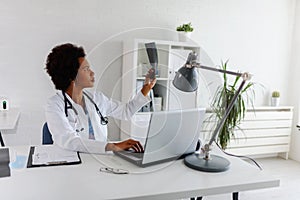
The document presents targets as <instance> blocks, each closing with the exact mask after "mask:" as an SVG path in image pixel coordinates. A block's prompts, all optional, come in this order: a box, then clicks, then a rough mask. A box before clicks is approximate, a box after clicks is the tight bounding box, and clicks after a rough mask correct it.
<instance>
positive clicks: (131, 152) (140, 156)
mask: <svg viewBox="0 0 300 200" xmlns="http://www.w3.org/2000/svg"><path fill="white" fill-rule="evenodd" d="M122 152H123V154H127V155H130V156H133V157H135V158H143V156H144V153H138V152H134V151H122Z"/></svg>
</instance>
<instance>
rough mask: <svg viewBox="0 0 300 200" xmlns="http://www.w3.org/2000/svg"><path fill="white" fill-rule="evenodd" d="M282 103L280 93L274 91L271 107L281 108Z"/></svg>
mask: <svg viewBox="0 0 300 200" xmlns="http://www.w3.org/2000/svg"><path fill="white" fill-rule="evenodd" d="M279 103H280V92H279V91H273V92H272V98H271V106H279Z"/></svg>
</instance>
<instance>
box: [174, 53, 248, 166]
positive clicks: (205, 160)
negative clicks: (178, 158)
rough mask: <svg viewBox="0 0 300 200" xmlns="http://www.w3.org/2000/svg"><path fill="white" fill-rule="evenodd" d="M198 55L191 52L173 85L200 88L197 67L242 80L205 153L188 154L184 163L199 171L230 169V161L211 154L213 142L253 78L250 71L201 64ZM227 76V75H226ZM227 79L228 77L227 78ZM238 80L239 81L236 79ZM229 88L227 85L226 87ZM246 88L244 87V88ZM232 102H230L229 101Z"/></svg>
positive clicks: (204, 149)
mask: <svg viewBox="0 0 300 200" xmlns="http://www.w3.org/2000/svg"><path fill="white" fill-rule="evenodd" d="M197 60H198V55H197V53H195V52H191V53H190V54H189V56H188V58H187V61H186V63H185V64H184V66H183V67H181V68H180V69H179V70H178V72H177V73H176V76H175V78H174V80H173V85H174V86H175V87H176V88H177V89H179V90H181V91H184V92H193V91H196V90H197V88H198V71H197V68H200V69H205V70H210V71H217V72H220V73H223V74H224V76H225V74H230V75H234V76H236V77H237V78H236V79H239V78H240V77H241V78H242V82H241V84H240V85H239V87H238V89H235V87H234V90H233V95H231V96H230V99H227V102H228V106H226V109H225V111H224V112H223V113H222V114H223V115H222V116H220V120H219V121H218V124H217V126H216V128H215V130H214V132H213V134H212V136H211V138H210V140H209V142H208V143H207V144H205V145H204V146H203V148H202V151H203V155H202V154H196V153H195V154H192V155H189V156H186V157H185V158H184V163H185V164H186V165H187V166H188V167H190V168H192V169H196V170H199V171H206V172H222V171H226V170H227V169H229V165H230V162H229V161H228V160H227V159H226V158H224V157H221V156H218V155H211V154H210V151H211V146H212V143H213V142H215V141H216V138H217V137H218V134H219V133H220V131H221V129H222V128H223V126H224V123H225V122H226V120H227V118H229V119H230V115H231V111H232V110H233V112H236V111H234V109H237V108H239V107H235V104H236V103H237V102H238V101H241V98H240V94H241V93H243V91H246V90H247V89H248V88H249V87H251V84H248V85H246V87H245V88H244V86H245V84H246V81H248V80H250V79H251V75H250V74H249V73H247V72H246V73H239V72H232V71H227V69H226V68H223V69H216V68H213V67H207V66H203V65H201V64H200V63H199V62H198V61H197ZM225 77H226V76H225ZM226 80H227V79H226ZM236 82H237V81H236ZM225 88H227V87H225ZM243 88H244V89H243ZM229 102H230V103H229Z"/></svg>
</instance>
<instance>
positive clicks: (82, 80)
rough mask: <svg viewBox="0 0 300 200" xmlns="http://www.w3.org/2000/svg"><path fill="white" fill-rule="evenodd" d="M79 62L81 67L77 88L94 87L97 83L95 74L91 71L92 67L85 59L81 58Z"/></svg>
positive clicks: (76, 82)
mask: <svg viewBox="0 0 300 200" xmlns="http://www.w3.org/2000/svg"><path fill="white" fill-rule="evenodd" d="M78 60H79V64H80V67H79V69H78V72H77V76H76V79H75V85H76V87H80V88H82V89H83V88H89V87H93V86H94V82H95V77H94V75H95V73H94V72H93V71H92V70H91V69H90V65H89V63H88V61H87V60H86V59H85V58H84V57H80V58H79V59H78Z"/></svg>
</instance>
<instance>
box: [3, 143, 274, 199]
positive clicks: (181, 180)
mask: <svg viewBox="0 0 300 200" xmlns="http://www.w3.org/2000/svg"><path fill="white" fill-rule="evenodd" d="M10 149H12V148H10ZM27 151H28V147H23V148H20V147H19V148H17V149H16V150H15V151H13V152H14V153H17V154H18V155H22V154H23V155H27V153H28V152H27ZM14 153H12V154H14ZM81 159H82V164H80V165H72V166H56V167H43V168H30V169H15V170H12V171H11V172H12V173H11V177H5V178H0V194H1V199H22V200H35V199H43V200H48V199H49V200H50V199H51V200H53V199H72V200H77V199H78V200H82V199H89V200H93V199H97V200H99V199H143V200H145V199H146V200H147V199H180V198H189V197H194V196H207V195H215V194H222V193H235V192H241V191H246V190H255V189H262V188H270V187H277V186H279V180H276V179H274V178H272V177H271V176H269V175H267V174H265V172H264V171H260V170H259V169H258V168H257V167H254V166H252V165H250V164H248V163H246V162H244V161H242V160H240V159H238V158H232V157H229V160H230V161H231V167H230V169H229V170H228V171H226V172H222V173H205V172H199V171H195V170H193V169H190V168H188V167H186V166H185V165H184V164H183V160H178V161H175V162H170V163H165V164H160V165H156V166H151V167H148V168H138V167H136V166H134V165H132V164H130V163H128V162H126V161H124V160H122V159H121V158H118V157H116V156H115V155H112V154H109V155H89V154H81ZM104 164H107V165H110V166H112V167H118V168H124V169H129V171H130V172H131V173H130V174H126V175H116V174H109V173H104V172H99V168H100V167H101V166H104Z"/></svg>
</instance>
